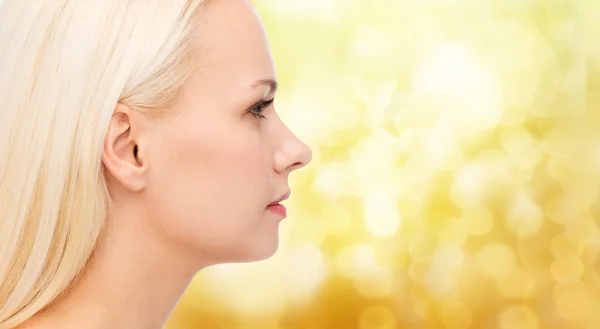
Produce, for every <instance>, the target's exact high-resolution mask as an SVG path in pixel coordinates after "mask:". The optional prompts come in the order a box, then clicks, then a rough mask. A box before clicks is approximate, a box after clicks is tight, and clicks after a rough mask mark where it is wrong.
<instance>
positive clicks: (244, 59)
mask: <svg viewBox="0 0 600 329" xmlns="http://www.w3.org/2000/svg"><path fill="white" fill-rule="evenodd" d="M196 40H197V42H198V45H197V46H198V47H200V49H201V50H202V51H201V54H202V58H201V59H200V60H201V63H202V64H201V69H200V71H201V73H202V76H204V77H206V78H211V79H216V78H218V80H223V81H221V82H227V83H234V82H235V83H240V84H244V85H245V86H252V84H253V83H254V82H255V81H256V80H260V79H270V78H272V79H274V78H275V69H274V65H273V59H272V56H271V52H270V49H269V43H268V39H267V35H266V32H265V29H264V26H263V24H262V21H261V20H260V17H259V16H258V13H257V12H256V9H255V8H254V7H253V6H252V4H251V3H250V2H249V1H248V0H209V1H208V2H207V3H206V6H205V7H204V9H203V10H202V12H201V13H200V15H199V17H198V28H197V34H196ZM224 80H227V81H224Z"/></svg>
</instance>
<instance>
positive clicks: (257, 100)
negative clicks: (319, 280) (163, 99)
mask: <svg viewBox="0 0 600 329" xmlns="http://www.w3.org/2000/svg"><path fill="white" fill-rule="evenodd" d="M199 22H200V25H199V28H198V33H197V34H196V36H195V38H197V43H198V47H201V49H202V59H201V68H200V69H199V70H197V71H196V72H194V74H193V75H192V76H191V78H190V80H189V81H188V82H187V83H186V84H185V85H184V87H183V89H182V91H181V95H180V98H179V100H178V103H177V105H176V106H175V107H174V108H173V109H172V114H169V115H168V116H167V117H166V118H164V119H160V120H158V121H150V120H148V121H147V122H146V123H145V124H146V125H148V127H149V128H147V129H146V130H147V134H146V135H145V139H144V141H143V145H140V152H143V157H144V161H145V164H144V168H143V171H144V177H145V178H144V179H145V180H146V184H145V188H144V189H143V191H141V192H139V196H138V199H140V200H141V201H139V202H140V204H141V207H140V208H142V209H143V211H144V216H143V217H145V218H146V220H147V221H149V227H150V229H151V230H152V232H153V233H156V235H157V236H159V237H161V238H164V240H162V241H166V243H169V244H173V245H177V247H182V248H185V249H186V250H190V249H192V250H193V252H195V253H197V254H198V255H202V257H205V258H206V257H208V258H210V259H211V260H212V261H213V262H214V263H220V262H237V261H252V260H260V259H265V258H268V257H270V256H271V255H272V254H273V253H274V252H275V251H276V249H277V246H278V226H279V223H280V221H281V220H282V219H283V218H284V215H282V214H281V213H278V212H277V211H276V210H277V207H268V205H269V204H271V203H273V202H277V201H278V200H279V199H280V198H281V197H282V196H284V195H285V194H286V193H288V192H289V185H288V183H289V175H290V173H291V172H292V171H294V170H296V169H299V168H301V167H303V166H305V165H306V164H308V163H309V162H310V159H311V151H310V149H309V148H308V147H307V146H306V145H305V144H304V143H303V142H302V141H300V140H299V139H298V138H297V137H296V136H295V135H294V134H293V133H292V132H291V131H290V130H289V129H288V128H287V127H286V125H285V124H284V122H282V120H281V119H280V117H279V116H278V114H277V112H276V106H275V104H276V103H275V102H274V98H275V95H276V83H275V81H276V79H277V77H276V73H275V68H274V64H273V60H272V57H271V54H270V50H269V45H268V41H267V38H266V34H265V31H264V28H263V25H262V23H261V21H260V19H259V17H258V15H257V13H256V11H255V9H254V8H253V7H252V5H251V4H250V3H249V2H248V1H246V0H226V1H225V0H216V1H209V3H208V5H207V6H206V7H205V8H204V10H203V12H202V14H200V17H199ZM274 210H275V211H274Z"/></svg>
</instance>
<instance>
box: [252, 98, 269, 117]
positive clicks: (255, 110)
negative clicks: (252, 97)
mask: <svg viewBox="0 0 600 329" xmlns="http://www.w3.org/2000/svg"><path fill="white" fill-rule="evenodd" d="M273 101H275V98H273V99H271V100H268V101H261V102H260V103H258V104H256V105H254V106H252V107H251V108H250V110H248V112H249V113H250V114H252V115H254V116H255V117H257V118H259V119H261V120H262V119H267V117H265V116H264V115H263V114H262V112H263V111H264V109H266V108H267V107H269V105H271V104H273Z"/></svg>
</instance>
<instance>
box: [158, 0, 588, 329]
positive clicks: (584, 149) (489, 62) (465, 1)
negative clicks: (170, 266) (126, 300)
mask: <svg viewBox="0 0 600 329" xmlns="http://www.w3.org/2000/svg"><path fill="white" fill-rule="evenodd" d="M254 3H255V5H256V6H257V8H258V10H259V12H260V14H261V16H262V18H263V20H264V22H265V25H266V27H267V32H268V35H269V38H270V41H271V47H272V50H273V55H274V58H275V61H276V66H277V70H278V75H279V79H280V80H281V85H282V88H281V91H280V92H279V93H278V96H277V105H276V106H277V111H278V112H279V113H280V115H281V116H282V118H283V120H284V121H285V122H286V123H287V124H288V125H289V126H290V128H291V129H292V130H293V131H294V132H296V133H297V135H298V136H299V137H300V138H302V139H303V140H305V141H306V142H307V143H308V144H309V145H310V146H311V148H312V150H313V153H314V158H313V162H312V163H311V165H310V166H308V167H307V168H305V169H304V170H301V171H298V172H295V173H294V174H292V176H291V182H290V183H291V187H292V190H293V193H292V197H291V199H290V200H289V201H288V202H287V203H286V205H287V206H288V218H287V219H286V220H284V221H283V222H282V224H281V231H280V232H281V237H280V241H281V242H280V249H279V251H278V252H277V254H276V255H275V256H274V257H273V258H271V259H269V260H267V261H264V262H260V263H252V264H232V265H221V266H216V267H212V268H208V269H206V270H203V271H202V272H200V273H199V274H198V276H197V277H196V279H195V280H194V282H193V283H192V284H191V285H190V287H189V289H188V290H187V292H186V294H185V295H184V296H183V298H182V299H181V302H180V304H179V305H178V307H177V308H176V310H175V312H174V313H173V314H172V316H171V318H170V320H169V322H168V324H167V327H166V328H167V329H192V328H194V329H196V328H202V329H217V328H223V329H254V328H256V329H392V328H415V329H421V328H427V329H429V328H434V329H437V328H440V329H465V328H486V329H487V328H498V329H538V328H539V329H546V328H548V329H559V328H560V329H563V328H564V329H571V328H573V329H575V328H576V329H597V328H600V259H599V253H600V229H599V227H600V225H599V221H600V220H599V219H600V195H599V192H600V1H598V0H579V1H578V0H254Z"/></svg>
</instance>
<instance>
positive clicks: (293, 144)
mask: <svg viewBox="0 0 600 329" xmlns="http://www.w3.org/2000/svg"><path fill="white" fill-rule="evenodd" d="M282 124H283V122H282ZM283 128H284V129H283V131H282V134H281V135H280V136H279V138H277V139H276V140H278V141H279V142H278V143H277V147H276V149H275V154H274V166H273V169H274V170H275V171H276V172H277V173H282V172H285V171H287V172H292V171H294V170H296V169H300V168H302V167H304V166H306V165H308V164H309V163H310V161H311V160H312V151H311V149H310V148H309V147H308V145H306V143H304V142H303V141H301V140H300V139H299V138H298V137H297V136H296V135H295V134H294V133H293V132H292V131H291V130H290V129H289V128H288V127H287V126H286V125H285V124H283Z"/></svg>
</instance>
